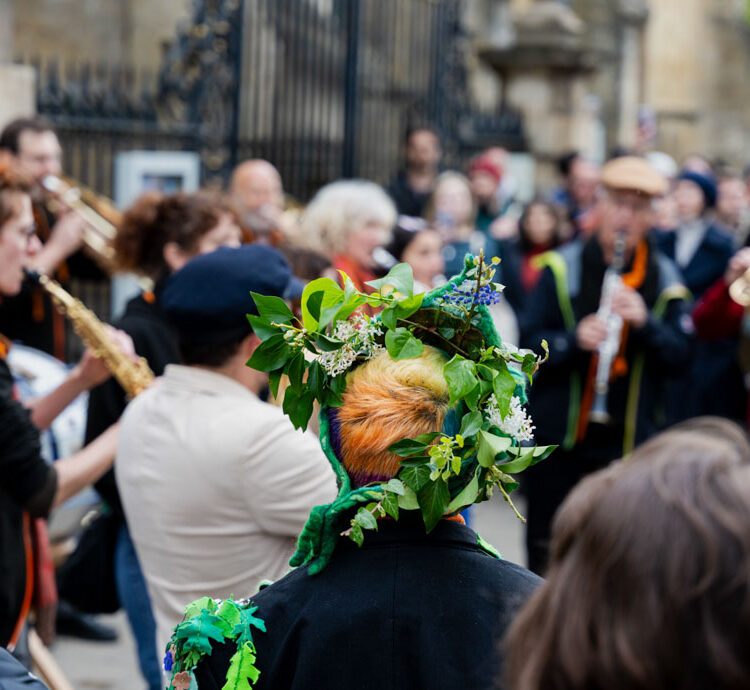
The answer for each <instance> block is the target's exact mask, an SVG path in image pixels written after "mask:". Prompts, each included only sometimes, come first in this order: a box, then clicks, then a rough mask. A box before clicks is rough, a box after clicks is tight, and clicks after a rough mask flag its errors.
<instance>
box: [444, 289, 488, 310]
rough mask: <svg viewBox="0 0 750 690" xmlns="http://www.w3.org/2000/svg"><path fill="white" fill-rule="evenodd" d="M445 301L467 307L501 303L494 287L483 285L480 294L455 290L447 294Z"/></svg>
mask: <svg viewBox="0 0 750 690" xmlns="http://www.w3.org/2000/svg"><path fill="white" fill-rule="evenodd" d="M444 299H445V300H446V301H447V302H451V303H453V304H462V305H464V306H466V307H468V306H471V304H472V303H476V304H484V305H485V306H489V305H491V304H497V303H498V302H499V301H500V293H499V292H497V291H496V290H495V288H494V287H493V286H492V285H482V286H481V287H480V288H479V292H463V291H461V290H457V289H455V288H454V289H453V290H452V291H451V292H448V293H446V294H445V296H444Z"/></svg>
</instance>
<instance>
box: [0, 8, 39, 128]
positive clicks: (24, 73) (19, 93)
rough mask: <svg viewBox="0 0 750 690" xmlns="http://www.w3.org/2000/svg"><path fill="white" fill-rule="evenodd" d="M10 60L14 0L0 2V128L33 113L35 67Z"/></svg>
mask: <svg viewBox="0 0 750 690" xmlns="http://www.w3.org/2000/svg"><path fill="white" fill-rule="evenodd" d="M12 61H13V0H0V129H2V128H3V127H4V126H5V125H6V124H7V123H8V122H10V120H12V119H14V118H16V117H23V116H29V115H33V114H34V113H35V112H36V94H35V84H36V75H35V72H34V68H33V67H29V66H27V65H14V64H13V62H12Z"/></svg>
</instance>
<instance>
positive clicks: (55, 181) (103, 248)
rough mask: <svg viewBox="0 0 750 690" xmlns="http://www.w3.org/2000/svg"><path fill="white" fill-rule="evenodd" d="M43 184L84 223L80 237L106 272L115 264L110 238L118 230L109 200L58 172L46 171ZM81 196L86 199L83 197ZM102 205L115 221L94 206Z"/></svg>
mask: <svg viewBox="0 0 750 690" xmlns="http://www.w3.org/2000/svg"><path fill="white" fill-rule="evenodd" d="M41 184H42V187H43V188H44V189H45V190H46V191H47V192H49V193H50V194H52V195H53V198H55V199H57V200H59V201H60V202H61V203H62V204H63V205H64V206H67V207H68V208H69V209H70V210H71V211H72V212H73V213H76V214H77V215H78V216H80V217H81V218H82V219H83V220H84V221H86V225H85V226H84V230H83V241H84V243H85V244H86V246H87V247H88V248H89V249H90V250H91V251H92V252H93V253H94V256H95V258H96V259H97V261H98V262H99V263H100V264H101V266H102V268H104V269H105V270H106V271H107V272H108V273H112V272H113V271H114V268H115V252H114V249H113V248H112V241H113V240H114V238H115V235H116V234H117V228H116V227H115V223H119V221H120V217H121V214H120V212H119V211H117V210H116V209H115V208H114V206H112V205H111V204H110V203H109V202H108V201H107V202H104V201H102V199H101V198H100V197H98V196H97V195H96V194H94V193H93V192H91V191H90V190H82V189H81V188H80V187H79V186H78V185H76V184H75V183H74V182H73V181H72V180H68V179H65V178H62V177H58V176H57V175H46V176H45V177H43V178H42V181H41ZM84 199H88V201H85V200H84ZM102 205H104V206H108V207H109V208H108V209H107V211H106V212H107V215H109V216H110V217H111V218H112V219H113V220H114V221H115V223H113V222H111V221H110V220H108V219H107V218H105V216H104V215H103V211H102V210H99V209H97V208H96V206H99V207H101V206H102Z"/></svg>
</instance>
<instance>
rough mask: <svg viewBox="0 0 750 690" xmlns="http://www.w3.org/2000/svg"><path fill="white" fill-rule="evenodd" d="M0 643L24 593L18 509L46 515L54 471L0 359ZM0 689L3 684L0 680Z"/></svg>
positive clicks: (20, 512)
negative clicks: (45, 456)
mask: <svg viewBox="0 0 750 690" xmlns="http://www.w3.org/2000/svg"><path fill="white" fill-rule="evenodd" d="M0 390H1V391H3V394H2V395H0V647H5V646H6V645H7V644H8V642H9V640H10V638H11V635H12V634H13V628H14V625H15V623H16V620H17V619H18V616H19V613H20V612H21V606H22V603H23V599H24V592H25V591H26V551H25V546H24V531H25V532H26V538H27V539H28V538H30V533H29V531H28V525H27V526H24V518H23V514H24V512H27V513H29V515H30V516H31V517H46V516H47V513H48V512H49V509H50V506H51V505H52V499H53V498H54V496H55V490H56V488H57V473H56V472H55V470H54V468H52V467H50V466H49V465H47V463H46V462H44V460H43V459H42V457H41V454H40V452H41V449H40V445H39V432H38V430H37V428H36V427H35V426H34V425H33V424H32V422H31V419H30V418H29V413H28V411H27V410H25V409H24V408H23V407H22V405H21V404H20V403H19V402H17V401H16V400H13V399H12V397H11V393H10V392H11V391H12V377H11V374H10V371H9V369H8V366H7V364H6V363H5V360H4V359H0ZM0 687H4V686H3V685H2V684H1V683H0Z"/></svg>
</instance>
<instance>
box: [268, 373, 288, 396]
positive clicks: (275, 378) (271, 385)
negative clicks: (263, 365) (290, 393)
mask: <svg viewBox="0 0 750 690" xmlns="http://www.w3.org/2000/svg"><path fill="white" fill-rule="evenodd" d="M283 373H284V370H283V369H276V371H272V372H270V373H269V374H268V389H269V390H270V391H271V395H272V396H273V397H274V398H278V397H279V383H281V375H282V374H283Z"/></svg>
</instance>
